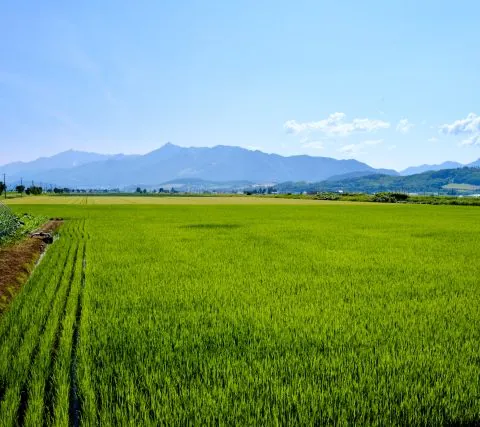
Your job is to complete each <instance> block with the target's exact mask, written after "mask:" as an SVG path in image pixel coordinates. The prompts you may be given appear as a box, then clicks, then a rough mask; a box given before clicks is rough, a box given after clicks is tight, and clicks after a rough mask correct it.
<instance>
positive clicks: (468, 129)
mask: <svg viewBox="0 0 480 427" xmlns="http://www.w3.org/2000/svg"><path fill="white" fill-rule="evenodd" d="M440 132H441V133H443V134H445V135H460V134H475V133H480V116H477V115H476V114H475V113H470V114H469V115H468V116H467V118H466V119H460V120H456V121H454V122H453V123H451V124H444V125H442V126H440Z"/></svg>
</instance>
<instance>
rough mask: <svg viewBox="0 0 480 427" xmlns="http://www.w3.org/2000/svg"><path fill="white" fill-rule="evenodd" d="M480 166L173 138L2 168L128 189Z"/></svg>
mask: <svg viewBox="0 0 480 427" xmlns="http://www.w3.org/2000/svg"><path fill="white" fill-rule="evenodd" d="M478 165H480V159H479V160H477V161H476V162H473V163H471V164H469V165H462V164H460V163H456V162H445V163H442V164H441V165H422V166H416V167H411V168H407V169H405V170H403V171H401V172H400V173H399V172H397V171H394V170H391V169H375V168H373V167H371V166H369V165H368V164H366V163H362V162H359V161H357V160H353V159H350V160H337V159H333V158H329V157H312V156H307V155H297V156H288V157H286V156H281V155H278V154H267V153H263V152H261V151H258V150H255V151H252V150H247V149H245V148H240V147H233V146H225V145H219V146H216V147H212V148H206V147H179V146H177V145H174V144H171V143H168V144H166V145H164V146H162V147H160V148H159V149H157V150H154V151H152V152H150V153H147V154H144V155H124V154H117V155H105V154H97V153H88V152H82V151H74V150H69V151H65V152H62V153H59V154H56V155H54V156H51V157H42V158H39V159H37V160H34V161H32V162H15V163H10V164H7V165H4V166H0V172H1V173H5V174H6V175H7V176H8V182H9V183H10V184H12V183H15V182H18V181H20V179H23V180H24V182H30V181H34V182H35V183H37V184H40V183H44V184H50V185H57V186H62V187H86V188H92V187H106V188H108V187H110V188H113V187H115V188H126V187H131V186H133V185H147V186H152V185H158V184H161V183H165V182H168V181H171V180H187V181H188V180H206V181H214V182H227V181H249V182H253V183H278V182H285V181H307V182H319V181H324V180H331V181H338V180H342V179H347V178H359V177H361V176H368V175H372V174H382V175H389V176H397V175H412V174H417V173H421V172H424V171H428V170H442V169H453V168H459V167H463V166H478Z"/></svg>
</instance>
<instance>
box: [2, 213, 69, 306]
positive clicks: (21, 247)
mask: <svg viewBox="0 0 480 427" xmlns="http://www.w3.org/2000/svg"><path fill="white" fill-rule="evenodd" d="M62 223H63V221H62V220H61V219H52V220H50V221H48V222H47V223H45V224H44V225H43V226H41V227H40V228H39V229H38V230H37V232H38V233H49V234H52V235H53V234H54V233H55V231H56V230H57V229H58V227H60V225H61V224H62ZM44 240H45V239H42V238H38V237H31V236H26V237H25V238H24V239H22V240H21V241H19V242H15V243H13V244H9V245H7V246H5V247H0V314H1V313H2V312H3V311H5V309H6V308H7V306H8V304H9V303H10V302H11V301H12V299H13V298H14V296H15V295H16V294H17V293H18V292H19V291H20V289H21V287H22V286H23V285H24V284H25V283H26V281H27V280H28V278H29V276H30V274H31V273H32V271H33V269H34V267H35V265H36V263H37V262H38V260H39V259H40V256H41V255H42V253H43V252H44V251H45V249H46V248H47V246H48V244H47V243H45V241H44Z"/></svg>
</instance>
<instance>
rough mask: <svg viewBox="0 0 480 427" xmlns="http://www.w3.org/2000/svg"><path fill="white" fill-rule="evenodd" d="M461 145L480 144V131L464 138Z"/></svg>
mask: <svg viewBox="0 0 480 427" xmlns="http://www.w3.org/2000/svg"><path fill="white" fill-rule="evenodd" d="M460 145H461V146H464V147H465V146H467V147H468V146H472V145H480V133H478V134H476V135H472V136H471V137H470V138H467V139H464V140H463V141H462V142H460Z"/></svg>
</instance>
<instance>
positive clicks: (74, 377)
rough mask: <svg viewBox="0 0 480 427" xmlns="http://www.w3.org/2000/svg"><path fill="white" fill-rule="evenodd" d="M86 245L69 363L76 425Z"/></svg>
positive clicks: (75, 422)
mask: <svg viewBox="0 0 480 427" xmlns="http://www.w3.org/2000/svg"><path fill="white" fill-rule="evenodd" d="M84 236H85V221H84V222H83V230H82V237H84ZM86 252H87V245H86V243H84V245H83V253H82V274H81V279H80V291H79V293H78V301H77V312H76V315H75V324H74V327H73V340H72V350H71V361H72V363H71V365H70V408H69V409H70V410H69V413H70V424H71V425H73V426H75V427H78V426H79V425H80V418H81V413H82V408H81V400H80V397H79V392H78V390H79V384H78V372H77V366H78V345H79V342H80V322H81V318H82V304H83V292H84V289H85V270H86V266H87V258H86Z"/></svg>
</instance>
